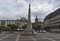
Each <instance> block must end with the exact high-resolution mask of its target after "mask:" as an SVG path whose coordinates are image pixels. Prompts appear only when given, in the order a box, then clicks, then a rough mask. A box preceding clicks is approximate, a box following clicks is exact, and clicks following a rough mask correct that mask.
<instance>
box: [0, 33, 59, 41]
mask: <svg viewBox="0 0 60 41" xmlns="http://www.w3.org/2000/svg"><path fill="white" fill-rule="evenodd" d="M0 41H60V34H58V33H57V34H56V33H48V32H46V33H37V36H21V35H20V32H15V33H0Z"/></svg>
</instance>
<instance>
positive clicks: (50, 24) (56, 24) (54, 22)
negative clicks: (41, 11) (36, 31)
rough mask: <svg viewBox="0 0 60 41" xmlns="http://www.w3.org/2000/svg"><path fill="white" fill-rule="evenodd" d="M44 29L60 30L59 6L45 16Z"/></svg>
mask: <svg viewBox="0 0 60 41" xmlns="http://www.w3.org/2000/svg"><path fill="white" fill-rule="evenodd" d="M44 29H45V30H46V31H51V32H60V8H59V9H57V10H56V11H54V12H52V13H50V14H49V15H47V16H46V17H45V19H44Z"/></svg>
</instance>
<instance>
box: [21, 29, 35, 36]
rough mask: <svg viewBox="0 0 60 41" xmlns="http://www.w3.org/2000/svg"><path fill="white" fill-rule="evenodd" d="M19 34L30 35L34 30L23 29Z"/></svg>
mask: <svg viewBox="0 0 60 41" xmlns="http://www.w3.org/2000/svg"><path fill="white" fill-rule="evenodd" d="M21 35H23V36H30V35H34V32H33V30H30V31H23V32H21Z"/></svg>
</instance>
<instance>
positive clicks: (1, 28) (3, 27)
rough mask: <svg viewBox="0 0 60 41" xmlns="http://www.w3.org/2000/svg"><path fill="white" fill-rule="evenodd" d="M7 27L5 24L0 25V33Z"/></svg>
mask: <svg viewBox="0 0 60 41" xmlns="http://www.w3.org/2000/svg"><path fill="white" fill-rule="evenodd" d="M7 29H8V27H7V26H0V33H1V32H2V31H5V30H7Z"/></svg>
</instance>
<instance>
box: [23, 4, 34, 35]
mask: <svg viewBox="0 0 60 41" xmlns="http://www.w3.org/2000/svg"><path fill="white" fill-rule="evenodd" d="M23 33H24V35H33V34H34V32H33V29H32V23H31V5H30V4H29V9H28V22H27V28H26V30H25V31H24V32H23Z"/></svg>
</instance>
